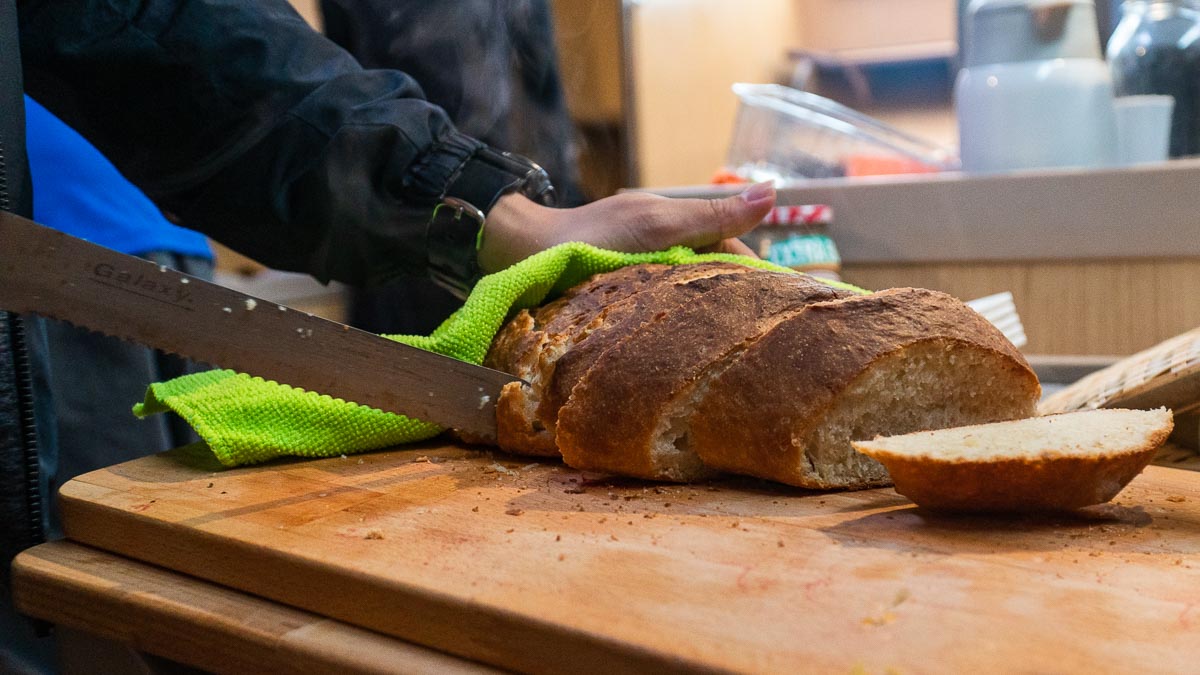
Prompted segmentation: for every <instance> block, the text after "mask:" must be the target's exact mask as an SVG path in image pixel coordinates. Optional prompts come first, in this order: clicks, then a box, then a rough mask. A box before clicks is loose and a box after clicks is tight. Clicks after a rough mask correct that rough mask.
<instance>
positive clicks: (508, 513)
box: [504, 507, 525, 516]
mask: <svg viewBox="0 0 1200 675" xmlns="http://www.w3.org/2000/svg"><path fill="white" fill-rule="evenodd" d="M522 513H525V511H524V509H518V508H516V507H513V508H511V509H507V510H505V511H504V515H506V516H519V515H521V514H522Z"/></svg>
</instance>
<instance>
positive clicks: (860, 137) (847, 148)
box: [728, 83, 959, 181]
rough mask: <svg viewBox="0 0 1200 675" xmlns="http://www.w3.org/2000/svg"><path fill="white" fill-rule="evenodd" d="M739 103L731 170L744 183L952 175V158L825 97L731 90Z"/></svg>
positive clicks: (767, 88) (767, 87)
mask: <svg viewBox="0 0 1200 675" xmlns="http://www.w3.org/2000/svg"><path fill="white" fill-rule="evenodd" d="M733 92H734V93H735V94H736V95H737V96H738V98H739V99H740V101H741V106H740V108H739V110H738V116H737V120H736V122H735V123H734V131H733V141H732V142H731V143H730V147H729V157H728V168H729V169H730V170H731V171H733V173H735V174H736V175H738V176H739V177H741V178H744V179H746V180H751V181H761V180H769V179H775V180H787V179H790V178H835V177H842V176H867V175H880V174H896V173H932V172H937V171H954V170H957V169H958V167H959V164H958V158H957V157H956V156H955V155H954V153H953V152H951V151H949V150H947V149H946V148H943V147H941V146H938V145H936V144H934V143H931V142H929V141H926V140H924V139H921V138H917V137H916V136H913V135H911V134H908V133H905V132H903V131H901V130H899V129H897V128H895V127H893V126H891V125H889V124H885V123H883V122H880V121H879V120H877V119H874V118H872V117H868V116H867V115H863V114H862V113H859V112H856V111H854V110H852V109H850V108H847V107H846V106H844V105H842V104H840V103H837V102H836V101H832V100H830V99H827V98H825V97H823V96H817V95H816V94H810V93H808V92H804V91H799V90H796V89H791V88H789V87H784V86H782V85H778V84H746V83H738V84H735V85H733Z"/></svg>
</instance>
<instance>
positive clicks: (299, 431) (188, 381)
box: [133, 243, 865, 466]
mask: <svg viewBox="0 0 1200 675" xmlns="http://www.w3.org/2000/svg"><path fill="white" fill-rule="evenodd" d="M713 260H722V261H726V262H734V263H739V264H743V265H748V266H751V267H759V268H763V269H767V270H773V271H782V272H791V270H788V269H787V268H784V267H778V266H776V265H773V264H771V263H769V262H766V261H763V260H757V259H754V258H747V257H743V256H738V255H732V254H727V253H707V254H699V253H695V252H693V251H692V250H691V249H689V248H685V247H683V246H676V247H674V248H671V249H668V250H666V251H659V252H655V253H618V252H616V251H607V250H604V249H599V248H596V247H594V246H589V245H587V244H581V243H567V244H560V245H559V246H555V247H554V248H550V249H547V250H545V251H542V252H541V253H537V254H535V255H533V256H531V257H529V258H528V259H526V260H523V261H522V262H520V263H517V264H516V265H513V266H512V267H510V268H508V269H506V270H504V271H502V272H497V273H496V274H491V275H488V276H486V277H484V278H483V279H481V280H480V281H479V283H478V284H477V285H476V286H475V289H474V290H473V291H472V292H471V296H470V297H469V298H467V301H466V303H464V304H463V306H462V307H460V308H459V309H458V311H456V312H455V313H454V314H452V315H451V316H450V317H449V318H448V319H446V321H445V322H444V323H442V325H441V326H438V328H437V330H435V331H433V333H432V334H431V335H429V336H427V337H426V336H421V335H388V336H384V337H387V338H390V339H393V340H397V341H399V342H403V343H405V344H408V345H412V346H414V347H420V348H422V349H428V350H430V351H434V352H438V353H440V354H445V355H447V356H452V357H454V358H457V359H461V360H463V361H469V362H471V363H482V362H483V358H484V356H485V355H486V354H487V350H488V347H489V346H490V345H491V342H492V338H493V337H494V336H495V335H496V332H497V331H498V330H500V326H501V325H502V324H503V322H504V319H505V318H506V317H507V316H508V314H509V312H511V311H512V310H513V309H518V308H524V307H532V306H534V305H537V304H539V303H541V302H542V301H543V300H544V299H545V298H546V297H547V296H549V295H551V294H557V293H561V292H562V291H564V290H566V289H568V288H570V287H571V286H574V285H575V284H578V283H579V282H581V281H583V280H584V279H587V278H588V277H590V276H592V275H593V274H597V273H600V272H608V271H612V270H615V269H617V268H619V267H624V266H625V265H634V264H639V263H664V264H669V265H679V264H683V263H697V262H707V261H713ZM829 283H830V284H831V285H835V286H838V287H841V288H847V289H850V290H854V291H861V289H858V288H855V287H854V286H851V285H849V284H843V283H840V282H833V281H831V282H829ZM863 292H865V291H863ZM168 411H173V412H175V413H176V414H178V415H179V416H180V417H182V418H183V419H184V420H185V421H187V423H188V424H190V425H191V426H192V428H194V429H195V430H196V433H198V434H199V435H200V437H201V438H203V439H204V440H205V441H206V442H207V443H208V447H209V448H211V449H212V452H213V453H214V454H215V455H216V456H217V459H218V460H220V462H221V463H222V464H224V465H225V466H239V465H242V464H254V463H257V462H265V461H267V460H270V459H274V458H276V457H281V456H285V455H294V456H299V457H330V456H336V455H348V454H351V453H355V452H362V451H365V450H375V449H378V448H384V447H388V446H393V445H400V444H402V443H412V442H416V441H422V440H425V439H427V438H431V437H433V436H436V435H437V434H439V433H441V431H443V429H442V428H441V427H439V426H437V425H435V424H431V423H429V422H423V421H421V420H416V419H412V418H410V417H405V416H403V415H396V414H393V413H386V412H382V411H379V410H375V409H373V408H368V407H365V406H360V405H358V404H355V403H348V402H346V401H342V400H340V399H334V398H331V397H329V396H326V395H322V394H317V393H313V392H308V391H304V390H301V389H296V388H293V387H289V386H287V385H285V384H280V383H277V382H272V381H270V380H263V379H262V378H258V377H251V376H249V375H246V374H243V373H235V372H233V371H231V370H212V371H207V372H202V373H197V374H195V375H185V376H183V377H179V378H176V379H174V380H170V381H168V382H160V383H157V384H153V385H151V386H150V388H149V390H148V391H147V392H146V400H145V401H144V402H142V403H139V404H137V405H135V406H134V408H133V412H134V414H135V415H138V416H139V417H144V416H147V415H152V414H155V413H162V412H168Z"/></svg>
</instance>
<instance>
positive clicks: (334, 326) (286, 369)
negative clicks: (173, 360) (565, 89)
mask: <svg viewBox="0 0 1200 675" xmlns="http://www.w3.org/2000/svg"><path fill="white" fill-rule="evenodd" d="M0 309H5V310H9V311H12V312H17V313H25V312H28V313H34V314H39V315H42V316H45V317H49V318H53V319H60V320H63V321H68V322H70V323H73V324H76V325H78V326H82V327H84V328H88V329H90V330H94V331H97V332H100V333H104V334H106V335H111V336H114V337H118V338H121V339H125V340H132V341H134V342H138V343H141V344H143V345H148V346H150V347H155V348H157V349H161V350H163V351H167V352H172V353H175V354H179V355H181V356H185V357H188V358H190V359H193V360H196V361H201V362H204V363H208V364H211V365H214V366H219V367H221V368H229V369H231V370H237V371H240V372H244V373H249V374H250V375H256V376H259V377H262V378H264V379H270V380H275V381H277V382H281V383H285V384H288V385H291V386H294V387H299V388H302V389H306V390H308V391H314V392H318V393H321V394H328V395H330V396H334V397H337V398H342V399H345V400H347V401H353V402H355V403H358V404H361V405H365V406H370V407H373V408H379V409H381V410H385V411H388V412H395V413H400V414H403V415H408V416H410V417H415V418H417V419H422V420H426V421H429V422H434V423H437V424H440V425H443V426H447V427H451V428H454V429H458V430H460V431H463V432H467V433H470V434H472V435H474V436H479V437H483V438H494V437H495V434H496V400H497V398H498V397H499V395H500V389H501V387H503V386H504V385H505V384H507V383H509V382H513V381H516V380H517V378H515V377H513V376H511V375H508V374H506V373H502V372H499V371H496V370H492V369H490V368H484V367H482V366H476V365H473V364H470V363H466V362H464V361H459V360H456V359H452V358H450V357H447V356H442V355H440V354H435V353H433V352H427V351H425V350H422V349H417V348H416V347H410V346H408V345H404V344H400V343H398V342H393V341H392V340H388V339H386V338H382V337H379V336H377V335H373V334H371V333H367V332H365V331H361V330H357V329H355V328H351V327H350V326H346V325H343V324H340V323H337V322H334V321H328V320H326V319H322V318H320V317H316V316H313V315H311V314H308V313H306V312H302V311H298V310H293V309H290V308H288V307H285V306H283V305H279V304H277V303H274V302H268V301H265V300H261V299H258V298H254V297H251V296H249V295H245V294H243V293H239V292H237V291H234V290H232V289H229V288H225V287H223V286H218V285H216V284H212V283H208V282H206V281H203V280H201V279H197V278H195V277H191V276H188V275H186V274H182V273H180V272H177V271H175V270H172V269H170V268H167V267H163V266H160V265H157V264H155V263H153V262H150V261H148V260H143V259H141V258H136V257H134V256H129V255H124V254H121V253H117V252H116V251H113V250H111V249H107V248H104V247H101V246H97V245H95V244H91V243H89V242H86V241H84V240H82V239H78V238H75V237H72V236H70V235H67V234H63V233H61V232H58V231H55V230H52V229H50V228H48V227H45V226H42V225H38V224H37V223H34V222H33V221H31V220H27V219H25V218H21V217H20V216H16V215H13V214H10V213H6V212H3V211H0Z"/></svg>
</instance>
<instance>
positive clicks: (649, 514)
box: [642, 513, 657, 518]
mask: <svg viewBox="0 0 1200 675" xmlns="http://www.w3.org/2000/svg"><path fill="white" fill-rule="evenodd" d="M656 515H657V514H654V513H645V514H642V517H643V518H653V517H655V516H656Z"/></svg>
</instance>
